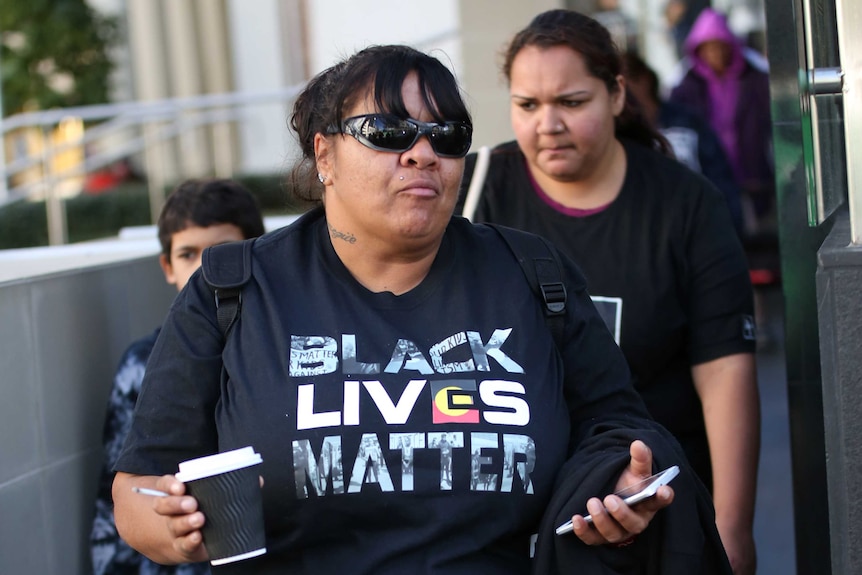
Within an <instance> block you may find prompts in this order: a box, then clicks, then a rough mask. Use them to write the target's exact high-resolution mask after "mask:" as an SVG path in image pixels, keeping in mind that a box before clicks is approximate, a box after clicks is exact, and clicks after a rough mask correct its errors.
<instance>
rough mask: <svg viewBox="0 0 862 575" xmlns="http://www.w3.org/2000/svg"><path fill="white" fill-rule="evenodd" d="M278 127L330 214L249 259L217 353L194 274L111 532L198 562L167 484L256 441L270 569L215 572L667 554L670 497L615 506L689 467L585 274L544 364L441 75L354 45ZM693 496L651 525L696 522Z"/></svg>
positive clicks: (467, 129) (309, 217)
mask: <svg viewBox="0 0 862 575" xmlns="http://www.w3.org/2000/svg"><path fill="white" fill-rule="evenodd" d="M291 125H292V127H293V128H294V129H295V131H296V132H297V134H298V137H299V142H300V144H301V147H302V151H303V154H304V160H303V161H302V163H301V164H300V165H299V166H298V168H297V172H296V173H295V174H294V176H295V181H300V180H302V179H303V174H304V178H305V180H304V181H305V182H306V184H305V189H306V190H307V191H309V193H311V194H312V195H313V196H314V197H315V198H316V199H318V200H319V203H320V207H318V208H316V209H313V210H312V211H310V212H309V213H307V214H305V215H304V216H303V217H302V218H300V219H299V220H298V221H297V222H296V223H294V224H293V225H291V226H289V227H287V228H284V229H282V230H278V231H275V232H273V233H270V234H267V235H265V236H263V237H261V238H260V239H259V240H257V241H255V242H254V243H253V244H252V251H251V256H250V262H251V272H252V274H251V279H250V280H249V282H248V283H246V284H245V285H244V287H243V289H242V310H241V315H240V316H239V319H238V321H237V322H235V323H234V324H233V327H231V328H230V331H229V332H228V333H227V336H226V337H224V338H223V337H222V335H221V331H220V329H219V326H218V325H217V321H216V317H217V311H216V305H215V303H214V302H213V293H212V291H211V290H210V289H209V287H208V286H207V285H206V283H205V281H204V279H203V277H202V276H201V275H196V276H194V277H193V278H192V279H191V281H190V282H189V284H188V286H187V288H186V289H185V290H184V291H183V293H182V294H180V295H179V298H178V300H177V302H176V303H175V305H174V306H173V309H172V310H171V313H170V315H169V317H168V318H167V320H166V322H165V325H164V327H163V329H162V332H161V335H160V337H159V341H158V343H157V344H156V346H155V350H154V351H153V356H152V359H151V360H150V363H149V365H148V368H147V373H146V379H145V381H144V386H143V387H144V391H143V393H142V394H141V396H140V399H139V403H138V406H137V411H136V417H135V420H134V423H133V425H132V429H131V432H130V439H129V441H128V442H127V444H126V447H125V450H124V452H123V454H122V455H121V457H120V460H119V463H118V464H117V470H118V474H117V478H116V480H115V482H114V489H113V495H114V501H115V505H116V507H115V513H116V518H117V525H118V527H119V529H120V532H121V533H122V535H123V536H124V537H125V538H127V540H128V541H129V542H130V543H131V544H132V545H133V546H135V547H136V548H138V549H140V550H141V551H142V552H144V553H145V554H147V555H148V556H150V557H151V558H153V559H154V560H156V561H159V562H164V563H177V562H188V561H199V560H206V559H207V558H208V556H207V550H206V542H205V541H202V534H201V531H200V529H201V526H202V525H203V523H204V522H205V521H206V518H205V516H204V514H203V513H201V512H200V511H197V502H196V500H195V499H194V498H193V497H191V496H188V495H184V493H185V487H184V485H183V484H182V483H180V482H179V481H177V480H176V479H175V477H174V476H173V475H172V474H173V473H175V472H176V470H177V465H178V463H179V462H180V461H183V460H187V459H191V458H196V457H200V456H205V455H209V454H211V453H216V452H219V451H227V450H231V449H236V448H240V447H244V446H248V445H251V446H253V447H254V449H255V450H256V451H257V452H259V453H260V454H261V455H262V457H263V463H262V465H261V467H260V470H261V471H260V475H261V477H262V480H263V481H262V485H263V486H262V490H263V500H264V514H265V522H266V534H267V544H266V548H267V552H266V553H265V554H264V555H262V556H259V557H256V558H253V559H247V560H244V561H239V562H236V563H228V564H225V565H220V566H214V567H213V572H214V573H255V574H269V573H294V574H299V573H308V574H333V575H334V574H340V573H351V574H375V575H379V574H403V573H423V574H467V573H470V574H475V573H482V574H483V575H495V574H501V575H502V574H512V575H514V574H527V573H530V570H531V566H532V560H531V544H530V542H531V537H532V536H533V534H535V533H537V532H539V533H540V535H539V540H538V549H539V550H540V553H539V554H540V555H541V556H542V559H541V560H542V561H544V563H543V565H544V567H542V568H541V570H540V571H539V572H541V573H554V572H557V570H556V568H552V567H550V565H552V564H554V563H555V562H556V561H557V555H556V553H555V550H558V551H559V550H560V548H559V547H557V545H561V546H562V551H561V552H566V553H568V554H569V555H568V559H567V561H569V562H574V563H576V564H578V565H581V566H582V567H583V566H585V565H589V564H590V562H592V563H593V564H594V567H593V568H592V569H591V570H590V569H588V570H581V571H578V572H579V573H591V572H598V570H599V569H601V567H599V562H603V561H606V560H607V561H611V563H614V562H616V563H620V562H622V563H625V562H626V561H628V562H632V561H635V562H639V561H641V560H642V559H643V557H642V553H643V552H644V549H646V550H647V551H649V550H650V549H655V548H657V547H656V546H655V545H654V544H653V543H654V541H653V537H658V536H660V533H659V532H655V533H652V534H643V537H642V538H641V539H640V540H638V539H636V540H635V541H634V543H633V544H631V545H628V543H630V542H631V537H632V536H635V535H637V534H640V533H642V532H643V531H644V529H645V528H646V527H647V525H648V524H649V522H650V520H651V519H652V518H653V516H654V514H655V513H656V512H657V511H658V510H659V509H661V508H664V507H667V506H668V505H669V503H670V502H671V500H672V499H673V497H674V492H673V490H672V489H671V488H670V487H668V486H665V487H662V488H661V489H660V490H659V492H658V495H657V496H656V497H654V498H652V499H651V500H648V501H646V502H644V503H641V504H639V505H638V506H636V507H628V506H627V505H625V504H624V503H623V502H622V500H621V499H620V498H618V497H616V496H614V495H608V496H607V497H605V496H606V495H607V494H609V493H611V492H612V491H614V490H615V489H619V488H622V487H626V486H628V485H631V484H634V483H636V482H637V481H638V480H640V479H642V478H643V477H645V476H647V475H649V474H651V473H652V472H653V471H654V469H653V466H654V459H655V464H656V465H664V466H667V465H672V464H674V463H678V462H679V461H680V460H681V459H682V456H681V454H680V453H678V452H677V451H676V450H675V449H674V444H673V443H672V440H670V439H669V436H667V434H666V432H665V431H664V430H663V429H661V428H660V427H659V426H657V425H656V424H655V423H654V422H652V421H651V420H649V418H648V416H647V414H646V410H645V408H644V406H643V404H642V402H641V400H640V398H639V397H638V395H637V393H635V391H634V389H633V388H632V386H631V384H630V381H629V373H628V370H627V367H626V364H625V360H624V358H623V357H622V355H621V353H620V352H619V349H618V348H617V347H616V345H615V343H614V341H613V339H612V338H611V337H610V336H609V334H608V333H607V331H606V330H605V329H604V326H603V324H602V321H601V318H600V317H599V316H598V315H597V313H596V311H595V309H594V308H593V307H592V305H591V304H590V300H589V298H588V296H587V294H586V292H585V290H584V288H583V283H582V281H581V278H580V276H579V273H578V271H577V269H576V268H575V266H574V265H573V264H572V263H571V262H568V261H563V263H562V264H561V266H562V268H561V269H562V276H563V278H564V279H565V283H566V285H567V286H568V302H569V304H568V305H567V310H568V311H567V315H566V324H565V325H566V327H565V343H564V344H563V345H562V347H561V348H560V349H558V347H557V346H556V345H555V341H554V338H553V337H552V335H551V332H550V330H549V328H548V325H547V324H546V322H545V319H544V316H543V314H542V310H541V308H540V305H539V300H538V298H537V297H536V296H535V295H534V293H533V291H532V289H531V287H530V285H529V283H528V282H527V280H526V279H525V276H524V274H523V273H522V270H521V268H520V266H519V264H518V262H517V261H516V260H515V257H514V255H513V254H512V252H511V251H510V250H509V248H508V247H507V245H506V244H505V243H504V242H503V240H502V239H501V237H500V236H499V235H498V234H497V232H495V231H494V230H493V229H491V228H489V227H486V226H474V225H472V224H470V223H469V222H468V221H467V220H465V219H463V218H453V217H452V214H453V210H454V208H455V203H456V200H457V196H458V188H459V184H460V181H461V173H462V170H463V166H464V156H465V155H466V154H467V152H468V150H469V148H470V142H471V133H472V124H471V120H470V115H469V113H468V111H467V109H466V106H465V104H464V102H463V100H462V98H461V96H460V93H459V89H458V86H457V84H456V82H455V79H454V77H453V76H452V74H451V73H450V72H449V71H448V69H447V68H446V67H445V66H444V65H443V64H441V63H440V62H439V61H438V60H436V59H435V58H432V57H430V56H428V55H425V54H423V53H421V52H417V51H416V50H413V49H411V48H408V47H404V46H381V47H373V48H368V49H366V50H363V51H361V52H359V53H357V54H356V55H354V56H353V57H351V58H349V59H348V60H346V61H344V62H342V63H340V64H338V65H336V66H334V67H332V68H330V69H328V70H326V71H324V72H322V73H321V74H320V75H318V76H317V77H316V78H314V79H313V80H312V81H311V82H310V83H309V84H308V86H307V87H306V89H305V90H304V92H303V93H302V94H301V95H300V96H299V98H298V99H297V101H296V103H295V106H294V109H293V114H292V118H291ZM216 253H217V252H215V251H213V252H208V255H207V256H206V257H207V258H209V257H211V256H212V257H214V258H215V257H216V256H215V255H214V254H216ZM215 263H216V264H218V263H219V262H218V261H216V262H215ZM208 265H209V264H208V263H207V262H205V263H204V267H205V269H207V266H208ZM223 370H224V371H223ZM222 373H224V378H223V379H222V380H220V376H221V375H222ZM220 381H221V382H220ZM638 439H643V440H644V441H640V440H638ZM647 444H648V445H649V447H647ZM404 445H410V449H411V462H410V463H411V464H410V466H409V469H405V468H404V466H403V465H401V462H402V456H403V446H404ZM336 454H337V455H336ZM474 457H475V458H477V462H476V464H475V466H474V462H473V458H474ZM564 465H566V466H568V470H569V471H568V472H567V473H566V474H565V477H566V478H567V481H568V484H567V485H563V486H557V487H555V480H556V479H557V478H558V477H563V476H562V475H561V474H560V470H561V469H563V466H564ZM474 468H475V471H477V472H478V478H477V480H476V481H473V473H474ZM686 481H687V480H686V478H685V477H683V476H681V477H680V478H679V479H678V482H675V484H674V485H675V486H676V485H679V486H686ZM688 481H689V483H690V478H689V479H688ZM133 487H146V488H151V489H157V490H161V491H164V492H166V493H169V494H170V496H167V497H160V498H152V497H148V496H143V495H141V494H139V493H135V492H133V490H132V488H133ZM695 493H696V492H695V491H694V490H692V489H690V490H689V491H688V495H686V496H685V497H680V498H679V499H678V500H677V502H675V503H674V505H670V506H669V507H667V510H664V511H662V513H668V514H674V513H676V514H677V516H678V518H679V519H681V520H683V522H684V523H685V522H686V521H687V522H688V523H689V524H690V523H691V520H694V521H696V520H697V518H698V515H697V512H696V509H695V503H696V501H697V498H696V494H695ZM596 496H598V497H604V499H601V500H600V499H599V498H598V497H596ZM588 500H589V502H588ZM546 509H548V510H549V511H548V512H547V513H546ZM587 512H589V513H591V514H592V517H593V520H592V526H591V525H588V524H587V523H586V522H585V521H584V519H583V517H581V515H576V514H586V513H587ZM543 514H544V519H542V518H543ZM573 516H574V521H573V531H574V534H572V533H565V534H564V535H556V534H555V532H554V529H555V528H556V527H557V526H559V525H560V524H562V523H564V522H566V521H569V520H572V519H573ZM668 516H669V517H670V516H671V515H668ZM540 520H541V523H540ZM650 533H651V532H650ZM620 544H621V545H620ZM701 544H702V541H701ZM537 560H538V559H537ZM566 572H570V571H566ZM571 572H574V571H571ZM601 572H602V573H604V572H605V571H601Z"/></svg>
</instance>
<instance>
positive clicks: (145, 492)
mask: <svg viewBox="0 0 862 575" xmlns="http://www.w3.org/2000/svg"><path fill="white" fill-rule="evenodd" d="M132 491H134V492H135V493H140V494H141V495H153V496H155V497H167V496H168V495H170V493H165V492H164V491H159V490H158V489H147V488H146V487H132Z"/></svg>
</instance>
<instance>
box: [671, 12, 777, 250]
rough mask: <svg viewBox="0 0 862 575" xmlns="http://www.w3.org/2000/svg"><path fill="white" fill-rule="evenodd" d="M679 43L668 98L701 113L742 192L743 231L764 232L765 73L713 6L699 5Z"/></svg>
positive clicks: (770, 215)
mask: <svg viewBox="0 0 862 575" xmlns="http://www.w3.org/2000/svg"><path fill="white" fill-rule="evenodd" d="M684 49H685V54H686V58H687V63H688V64H689V65H690V68H689V69H688V71H687V72H686V73H685V75H684V76H683V78H682V80H681V81H680V82H679V84H678V85H677V86H676V87H675V88H674V89H673V90H672V92H671V95H670V101H671V102H673V103H677V104H680V105H683V106H686V107H688V108H689V109H690V110H692V111H694V112H696V113H698V114H700V115H701V116H702V117H703V118H704V119H706V120H707V121H708V122H709V124H710V125H711V126H712V128H713V130H715V132H716V134H717V135H718V137H719V140H720V141H721V143H722V146H723V147H724V150H725V152H726V154H727V157H728V159H729V160H730V164H731V167H732V169H733V173H734V176H735V178H736V180H737V183H738V184H739V187H740V189H741V190H742V193H743V202H744V206H745V208H746V209H747V215H748V216H749V218H748V221H747V222H746V235H749V236H755V235H760V234H763V233H765V232H768V231H769V230H770V224H772V223H774V209H775V178H774V175H775V170H774V163H773V158H772V132H771V129H772V128H771V126H772V123H771V118H770V113H769V106H770V101H769V76H768V74H767V72H766V71H765V70H764V69H762V65H760V64H759V63H757V62H756V61H754V60H753V59H750V58H748V57H747V56H746V50H745V47H744V46H743V44H742V43H741V42H740V41H739V39H738V38H737V37H736V36H735V35H734V34H733V32H732V31H731V30H730V28H729V27H728V25H727V20H726V19H725V17H724V16H723V15H722V14H720V13H719V12H716V11H715V10H713V9H712V8H705V9H704V10H703V11H701V13H700V15H699V16H698V18H697V20H696V21H695V23H694V25H693V26H692V29H691V32H690V33H689V35H688V37H687V38H686V41H685V45H684Z"/></svg>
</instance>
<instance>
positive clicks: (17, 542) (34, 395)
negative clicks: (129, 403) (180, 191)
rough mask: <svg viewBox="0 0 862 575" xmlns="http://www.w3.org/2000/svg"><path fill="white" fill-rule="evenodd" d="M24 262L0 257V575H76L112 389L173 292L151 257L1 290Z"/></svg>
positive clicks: (82, 560)
mask: <svg viewBox="0 0 862 575" xmlns="http://www.w3.org/2000/svg"><path fill="white" fill-rule="evenodd" d="M21 252H24V251H23V250H21V251H19V253H18V257H16V254H14V253H12V252H11V251H10V253H9V254H7V255H6V257H3V255H4V254H3V252H0V268H3V270H4V272H5V274H6V279H5V280H4V279H2V278H0V573H2V574H4V575H17V574H25V573H27V574H29V573H33V574H36V573H39V574H49V575H51V574H56V575H79V574H81V575H83V574H85V573H92V570H91V567H90V558H89V552H88V547H87V538H88V536H89V531H90V522H91V518H92V511H93V499H94V497H95V491H96V481H97V477H98V471H99V466H100V464H101V434H102V423H103V420H104V412H105V402H106V400H107V397H108V392H109V389H110V385H111V378H112V376H113V373H114V369H115V367H116V365H117V362H118V360H119V357H120V355H121V354H122V352H123V350H124V349H125V346H126V345H127V344H128V343H129V342H131V341H132V340H133V339H135V338H138V337H140V336H142V335H145V334H146V333H149V332H150V331H151V330H152V329H154V328H155V326H156V325H158V324H159V323H160V322H161V320H162V318H163V317H164V315H165V313H166V311H167V309H168V307H169V305H170V302H171V301H172V298H173V297H174V295H175V293H176V292H175V291H173V288H172V287H170V286H168V285H167V284H166V283H165V281H164V278H163V276H162V274H161V271H160V270H159V267H158V263H157V260H156V256H155V255H145V256H141V255H136V256H133V259H128V260H121V261H115V262H113V263H105V262H102V263H95V264H92V265H84V266H83V267H81V266H80V264H79V265H78V266H77V267H73V269H65V270H61V271H48V272H45V271H44V270H43V271H41V272H39V275H36V276H32V275H31V276H25V277H18V278H15V279H10V278H11V276H13V275H14V274H13V273H11V272H14V270H15V269H18V270H21V269H23V268H25V267H27V266H29V265H32V264H33V262H32V261H29V262H25V260H26V259H27V258H25V257H24V256H23V255H21ZM34 253H36V252H34ZM37 255H38V254H37ZM124 257H128V255H126V256H124ZM70 258H72V259H73V261H74V258H73V257H72V256H70V255H68V254H67V256H66V257H65V258H61V259H65V260H66V262H65V263H66V266H65V267H68V264H69V259H70ZM30 259H31V260H32V258H30ZM37 259H38V258H37ZM86 260H87V258H84V261H86ZM42 265H43V267H44V266H48V267H52V266H51V264H50V262H43V264H42ZM37 267H38V266H37ZM53 267H54V269H59V268H58V266H56V265H54V266H53Z"/></svg>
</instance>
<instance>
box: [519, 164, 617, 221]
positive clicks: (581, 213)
mask: <svg viewBox="0 0 862 575" xmlns="http://www.w3.org/2000/svg"><path fill="white" fill-rule="evenodd" d="M526 163H527V162H526V161H525V162H524V164H526ZM527 175H528V176H529V177H530V183H531V184H533V190H534V191H535V192H536V195H537V196H539V198H540V199H541V200H542V201H543V202H545V203H546V204H548V205H549V206H551V208H552V209H554V210H555V211H558V212H560V213H561V214H564V215H566V216H572V217H575V218H585V217H587V216H591V215H593V214H597V213H599V212H603V211H605V210H606V209H607V208H608V206H610V205H611V204H612V203H613V201H611V202H608V203H607V204H605V205H603V206H599V207H597V208H590V209H589V210H582V209H580V208H569V207H567V206H564V205H563V204H561V203H560V202H558V201H557V200H555V199H554V198H552V197H551V196H549V195H548V194H546V193H545V190H543V189H542V186H540V185H539V182H537V181H536V178H534V177H533V172H531V171H530V166H529V165H528V166H527Z"/></svg>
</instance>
